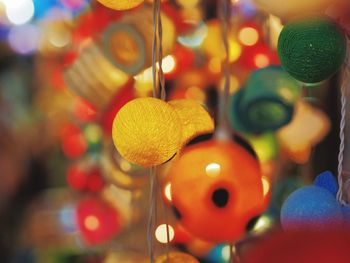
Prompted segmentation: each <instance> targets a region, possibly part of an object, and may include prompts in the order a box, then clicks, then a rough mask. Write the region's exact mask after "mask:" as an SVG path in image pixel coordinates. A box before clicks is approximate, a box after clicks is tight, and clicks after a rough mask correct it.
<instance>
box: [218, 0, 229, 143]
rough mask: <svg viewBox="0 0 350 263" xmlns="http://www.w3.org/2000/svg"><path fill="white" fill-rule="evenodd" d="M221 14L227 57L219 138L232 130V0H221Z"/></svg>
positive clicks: (221, 96) (220, 110) (220, 105)
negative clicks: (229, 110) (229, 36)
mask: <svg viewBox="0 0 350 263" xmlns="http://www.w3.org/2000/svg"><path fill="white" fill-rule="evenodd" d="M219 10H220V11H219V16H220V21H221V34H222V41H223V44H224V49H225V59H224V62H223V72H224V88H223V89H222V90H221V89H220V91H219V92H220V93H219V94H220V95H219V109H218V123H217V129H216V131H215V135H216V137H217V138H219V139H228V138H230V137H231V136H230V130H229V127H228V120H227V112H228V108H229V107H228V103H229V96H230V61H229V52H230V51H229V42H228V34H229V24H230V14H231V10H230V0H221V1H220V9H219Z"/></svg>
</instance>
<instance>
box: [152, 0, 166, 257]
mask: <svg viewBox="0 0 350 263" xmlns="http://www.w3.org/2000/svg"><path fill="white" fill-rule="evenodd" d="M160 2H161V1H160V0H155V1H154V5H153V43H152V77H153V97H155V98H160V99H162V100H165V99H166V92H165V78H164V73H163V68H162V58H163V45H162V43H163V41H162V40H163V28H162V19H161V12H160V11H161V4H160ZM157 61H158V64H159V66H158V65H157ZM159 86H160V89H159ZM150 179H151V186H150V188H151V190H150V200H149V202H150V209H149V217H148V229H147V241H148V248H149V256H150V262H151V263H153V262H154V259H155V242H154V241H155V240H154V232H155V228H156V223H157V222H156V221H157V206H158V201H157V200H158V188H159V182H158V168H157V167H152V168H151V170H150ZM164 213H165V215H166V210H164ZM165 221H166V232H167V233H166V234H167V259H168V261H169V247H168V246H169V242H170V235H169V225H168V220H167V215H166V218H165Z"/></svg>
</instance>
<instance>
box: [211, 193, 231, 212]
mask: <svg viewBox="0 0 350 263" xmlns="http://www.w3.org/2000/svg"><path fill="white" fill-rule="evenodd" d="M211 199H212V201H213V203H214V204H215V206H216V207H219V208H224V207H225V206H226V205H227V203H228V201H229V199H230V193H229V192H228V191H227V190H226V189H225V188H219V189H216V190H215V191H214V192H213V194H212V196H211Z"/></svg>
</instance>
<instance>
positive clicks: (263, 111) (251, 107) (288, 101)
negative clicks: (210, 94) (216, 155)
mask: <svg viewBox="0 0 350 263" xmlns="http://www.w3.org/2000/svg"><path fill="white" fill-rule="evenodd" d="M300 91H301V86H300V84H299V83H298V82H297V81H295V80H294V79H293V78H291V77H290V76H289V75H288V74H287V73H285V72H284V71H283V70H282V69H281V68H280V67H277V66H270V67H267V68H264V69H260V70H256V71H254V72H253V73H252V74H251V76H250V77H249V79H248V81H247V83H246V86H245V88H243V89H241V90H240V91H238V92H237V93H236V94H235V95H234V96H233V97H232V99H231V106H230V111H229V118H230V123H231V126H232V127H233V128H234V129H237V130H238V131H245V132H266V131H274V130H277V129H279V128H280V127H282V126H284V125H286V124H287V123H289V122H290V121H291V119H292V116H293V111H294V104H295V102H296V100H297V98H298V97H299V96H300Z"/></svg>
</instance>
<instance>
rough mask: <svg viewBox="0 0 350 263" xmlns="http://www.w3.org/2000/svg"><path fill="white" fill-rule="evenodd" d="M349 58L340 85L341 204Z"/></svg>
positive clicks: (339, 191) (341, 199)
mask: <svg viewBox="0 0 350 263" xmlns="http://www.w3.org/2000/svg"><path fill="white" fill-rule="evenodd" d="M348 63H349V58H348V57H347V59H346V64H345V67H344V73H343V74H344V75H343V80H342V85H341V89H340V92H341V111H340V114H341V120H340V129H339V138H340V145H339V154H338V185H339V189H338V193H337V200H338V201H339V202H340V203H341V204H343V205H346V204H347V203H346V201H345V200H344V193H343V190H344V189H343V188H344V185H343V161H344V149H345V126H346V104H347V102H346V95H347V94H346V92H347V88H348V86H349V65H348Z"/></svg>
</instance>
